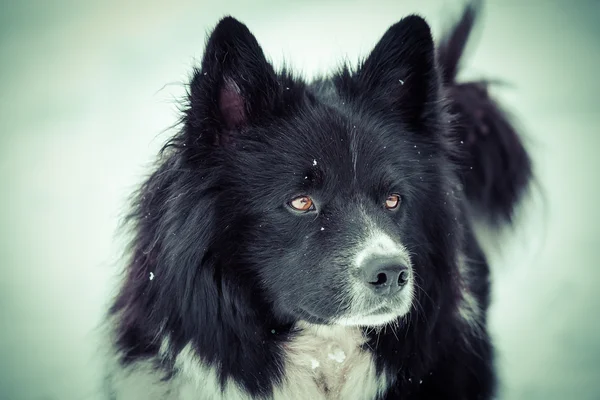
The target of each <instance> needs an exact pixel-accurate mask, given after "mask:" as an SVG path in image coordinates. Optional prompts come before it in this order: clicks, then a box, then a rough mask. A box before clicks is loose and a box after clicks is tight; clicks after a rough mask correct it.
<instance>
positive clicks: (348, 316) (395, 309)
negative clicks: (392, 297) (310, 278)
mask: <svg viewBox="0 0 600 400" xmlns="http://www.w3.org/2000/svg"><path fill="white" fill-rule="evenodd" d="M409 309H410V305H409V304H408V305H407V304H405V303H404V302H403V303H400V304H387V303H386V304H380V305H378V306H376V307H372V308H370V309H365V310H364V311H359V312H352V313H345V314H343V315H340V316H334V317H324V316H321V315H319V314H318V313H316V312H314V311H311V310H310V309H308V308H303V309H301V310H300V314H301V316H302V317H301V319H303V320H305V321H306V322H310V323H313V324H321V325H341V326H360V327H379V326H384V325H388V324H393V323H395V322H396V321H398V320H399V319H400V318H402V317H403V316H404V315H406V314H407V313H408V311H409Z"/></svg>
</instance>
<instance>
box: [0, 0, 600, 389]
mask: <svg viewBox="0 0 600 400" xmlns="http://www.w3.org/2000/svg"><path fill="white" fill-rule="evenodd" d="M458 3H459V2H456V1H451V0H445V1H444V0H436V1H434V0H429V1H422V0H421V1H418V0H412V1H408V0H403V1H399V0H394V1H379V2H376V1H373V0H365V1H358V0H357V1H354V0H343V1H342V0H337V1H316V0H313V1H256V2H250V1H242V0H238V1H207V0H195V1H186V0H170V1H165V2H159V1H155V0H145V1H139V2H134V1H117V0H105V1H95V2H92V1H67V0H37V1H36V0H23V1H14V0H13V1H6V0H4V1H0V188H1V189H0V191H1V193H2V195H0V320H1V321H2V327H1V328H0V398H1V399H7V400H21V399H24V400H42V399H44V400H87V399H98V398H99V396H98V393H97V387H98V384H99V377H100V370H99V367H98V363H97V361H96V337H97V331H96V327H97V324H98V322H99V319H100V316H101V314H102V311H103V310H104V307H105V304H106V302H107V299H108V296H109V295H110V294H111V291H112V289H111V282H112V281H113V276H114V274H115V271H116V269H117V268H118V266H119V259H118V255H119V251H120V249H122V247H123V244H122V241H121V239H120V238H119V237H118V236H116V233H115V232H116V227H117V223H118V220H119V216H120V215H121V214H122V212H123V207H124V199H125V197H126V195H127V194H128V193H129V192H130V191H131V190H132V188H133V187H134V186H135V184H136V182H139V180H140V179H141V177H142V176H143V174H144V173H145V172H147V169H146V168H147V166H148V163H149V162H150V160H151V159H152V156H153V155H154V154H155V153H156V151H157V149H158V148H159V147H160V145H161V144H162V143H163V142H164V141H165V140H166V139H167V137H168V135H169V134H170V133H172V131H169V129H168V128H169V126H171V125H172V124H173V123H174V122H175V121H176V119H177V117H178V115H177V112H176V100H177V99H178V98H180V96H181V95H182V94H183V90H184V88H183V84H182V83H183V82H185V81H186V79H187V77H188V75H189V73H190V70H191V66H192V65H194V63H196V62H198V60H199V59H200V57H201V55H202V50H203V45H204V40H205V33H206V31H207V30H208V29H210V28H211V27H212V26H213V25H214V24H215V23H216V22H217V20H218V19H219V18H220V17H221V16H223V15H225V14H232V15H234V16H236V17H238V18H239V19H241V20H242V21H244V22H245V23H247V25H248V26H249V27H250V29H251V30H252V31H253V32H254V33H255V35H256V36H257V38H258V40H259V42H260V43H261V44H262V45H263V48H264V50H265V52H266V53H267V54H268V55H269V56H270V57H271V58H272V59H273V60H274V62H275V64H277V65H280V64H281V62H282V60H283V59H286V60H287V61H289V62H290V63H291V64H292V65H295V66H296V67H298V68H299V69H300V70H301V71H303V72H304V74H305V75H307V76H310V75H311V74H314V73H315V72H319V71H324V70H326V69H327V68H328V67H331V66H334V65H336V62H337V61H338V60H339V59H340V58H341V57H344V56H346V55H347V56H348V57H349V58H350V59H351V60H353V59H356V57H357V56H358V55H364V54H365V53H366V52H367V51H368V50H369V49H370V48H371V46H373V44H374V43H375V41H376V40H377V39H378V38H379V37H380V36H381V34H382V33H383V32H384V30H385V29H386V28H387V27H388V26H389V25H391V24H392V23H393V22H395V21H396V20H398V19H399V18H400V17H402V16H403V15H406V14H408V13H413V12H418V13H421V14H422V15H424V16H426V17H427V18H429V20H430V22H431V24H432V26H433V29H434V33H435V34H438V33H439V32H440V28H442V27H443V25H442V21H443V17H447V16H449V15H453V13H455V12H457V11H459V10H460V4H458ZM457 7H458V8H457ZM598 21H600V2H599V1H585V0H577V1H567V0H564V1H558V0H533V1H528V2H524V1H520V0H495V1H488V4H487V7H486V8H485V10H484V15H483V18H482V21H481V22H482V24H481V25H480V26H479V28H480V29H478V30H477V35H476V39H477V40H476V41H474V42H473V44H474V45H476V48H473V49H472V50H473V51H472V52H471V53H470V55H471V57H470V58H469V60H468V68H467V69H466V70H465V74H464V76H465V77H469V76H475V77H479V76H490V77H498V78H502V79H504V80H506V81H508V82H509V83H510V84H511V86H509V87H507V88H504V89H502V90H498V96H499V97H500V98H501V99H502V100H503V101H504V103H505V104H506V105H507V107H508V108H509V109H510V110H512V111H513V112H514V113H515V114H516V115H517V116H518V117H519V123H520V125H521V126H522V127H523V129H524V132H526V134H527V136H528V138H527V145H528V146H529V148H530V149H531V151H532V154H533V156H534V158H535V162H536V168H537V173H538V184H539V187H537V188H536V189H535V190H534V192H533V194H532V196H531V199H530V201H529V202H528V203H527V205H526V207H525V208H524V209H523V210H522V213H521V218H520V220H519V225H518V226H517V228H516V229H515V230H514V232H509V234H508V235H506V237H505V238H503V239H501V240H498V239H497V238H496V240H491V239H490V240H489V241H488V243H487V244H488V246H489V247H490V248H493V254H494V256H493V262H494V274H495V287H494V290H495V292H494V294H495V296H494V297H495V302H494V305H493V308H492V316H491V319H492V320H491V324H492V329H493V333H494V335H495V336H496V338H497V347H498V351H499V359H498V362H499V368H500V373H501V375H502V379H503V388H502V398H503V399H509V400H512V399H527V400H536V399H540V400H542V399H543V400H554V399H557V400H558V399H561V400H562V399H599V398H600V382H598V380H599V379H600V338H599V337H598V336H599V333H600V331H599V328H600V322H599V321H600V311H599V308H600V295H599V294H598V288H599V287H600V263H599V262H598V260H597V257H596V253H597V252H598V251H599V247H600V241H599V239H598V238H599V236H600V225H599V224H598V222H600V221H599V214H600V212H599V211H598V210H599V209H600V207H598V200H599V195H600V191H599V187H598V184H599V183H600V182H599V181H600V179H599V178H598V173H597V172H593V171H598V168H599V167H600V156H599V154H598V153H599V150H600V132H599V129H598V128H599V127H600V106H599V102H598V93H600V79H598V76H597V72H598V71H599V70H600V45H599V44H598V41H599V40H600V27H599V25H598ZM540 188H541V190H540Z"/></svg>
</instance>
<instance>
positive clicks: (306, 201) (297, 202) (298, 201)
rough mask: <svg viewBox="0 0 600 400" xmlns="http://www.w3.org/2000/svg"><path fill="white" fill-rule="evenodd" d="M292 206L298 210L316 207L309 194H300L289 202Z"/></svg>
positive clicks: (309, 209) (308, 209)
mask: <svg viewBox="0 0 600 400" xmlns="http://www.w3.org/2000/svg"><path fill="white" fill-rule="evenodd" d="M289 205H290V207H292V208H293V209H294V210H296V211H304V212H306V211H311V210H314V209H315V205H314V203H313V201H312V199H311V198H310V197H308V196H298V197H296V198H295V199H293V200H292V201H290V202H289Z"/></svg>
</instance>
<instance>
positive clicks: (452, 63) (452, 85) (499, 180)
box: [437, 1, 532, 223]
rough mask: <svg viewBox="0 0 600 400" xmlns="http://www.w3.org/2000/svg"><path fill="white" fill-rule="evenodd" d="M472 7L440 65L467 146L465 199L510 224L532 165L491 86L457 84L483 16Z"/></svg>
mask: <svg viewBox="0 0 600 400" xmlns="http://www.w3.org/2000/svg"><path fill="white" fill-rule="evenodd" d="M479 5H480V3H479V1H477V2H474V3H472V4H471V5H469V6H468V7H467V8H466V9H465V11H464V13H463V15H462V18H461V19H460V20H459V21H458V23H457V24H455V25H454V26H453V27H452V29H450V31H448V32H447V34H446V35H445V36H444V37H443V39H442V40H441V41H440V42H439V45H438V50H437V51H438V53H437V56H438V62H439V65H440V67H441V70H442V77H443V80H444V83H445V86H446V88H447V90H448V92H447V93H448V96H449V100H450V103H451V106H450V109H451V112H452V114H453V115H454V117H455V126H456V133H457V134H458V135H459V140H460V141H462V143H463V144H462V146H461V148H462V149H463V151H462V152H461V154H460V156H459V158H460V160H459V163H460V164H461V165H462V166H463V167H464V168H463V169H462V171H461V180H462V184H463V186H464V188H465V192H466V195H467V197H468V199H469V201H470V202H471V204H472V205H473V206H474V207H475V209H476V210H477V211H478V212H481V213H483V215H484V216H485V217H487V218H489V219H490V220H491V221H492V222H494V223H498V222H502V221H511V220H512V217H513V211H514V208H515V205H516V204H517V202H518V201H519V199H520V198H521V196H522V194H523V192H524V191H525V189H526V188H527V186H528V183H529V181H530V180H531V176H532V171H531V160H530V158H529V155H528V154H527V151H526V150H525V148H524V147H523V143H522V141H521V139H520V137H519V134H518V133H517V132H516V130H515V128H514V126H513V125H512V124H511V122H510V121H509V119H508V118H507V116H506V115H505V114H504V112H503V111H502V109H501V107H500V106H499V105H498V103H497V102H496V101H495V100H494V99H493V98H491V97H490V96H489V94H488V87H489V85H491V84H492V83H491V82H490V81H486V80H481V81H471V82H461V83H459V82H457V81H456V75H457V73H458V70H459V66H460V59H461V56H462V54H463V52H464V49H465V47H466V44H467V40H468V38H469V34H470V33H471V30H472V28H473V25H474V23H475V20H476V16H477V13H478V10H479V8H480V7H479Z"/></svg>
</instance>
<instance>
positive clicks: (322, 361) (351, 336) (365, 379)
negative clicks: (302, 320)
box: [274, 324, 387, 400]
mask: <svg viewBox="0 0 600 400" xmlns="http://www.w3.org/2000/svg"><path fill="white" fill-rule="evenodd" d="M298 327H299V328H301V329H302V332H301V333H300V334H299V336H298V337H297V338H296V339H294V340H293V341H292V342H290V343H289V344H288V345H287V346H286V349H285V350H286V353H285V354H286V364H285V378H284V382H283V384H282V385H281V386H280V387H277V388H276V389H275V393H274V397H275V399H327V400H330V399H331V400H333V399H335V400H344V399H374V398H376V396H377V395H378V394H379V393H381V392H383V391H384V390H385V389H386V387H387V382H386V378H385V376H384V375H381V376H379V375H378V374H377V372H376V369H375V363H374V362H373V357H372V355H371V353H370V352H368V351H364V350H363V349H362V348H361V345H363V344H364V342H365V339H364V337H363V336H362V333H361V331H360V330H358V329H356V328H348V327H343V326H339V327H326V326H317V325H308V324H302V325H300V326H298Z"/></svg>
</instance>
